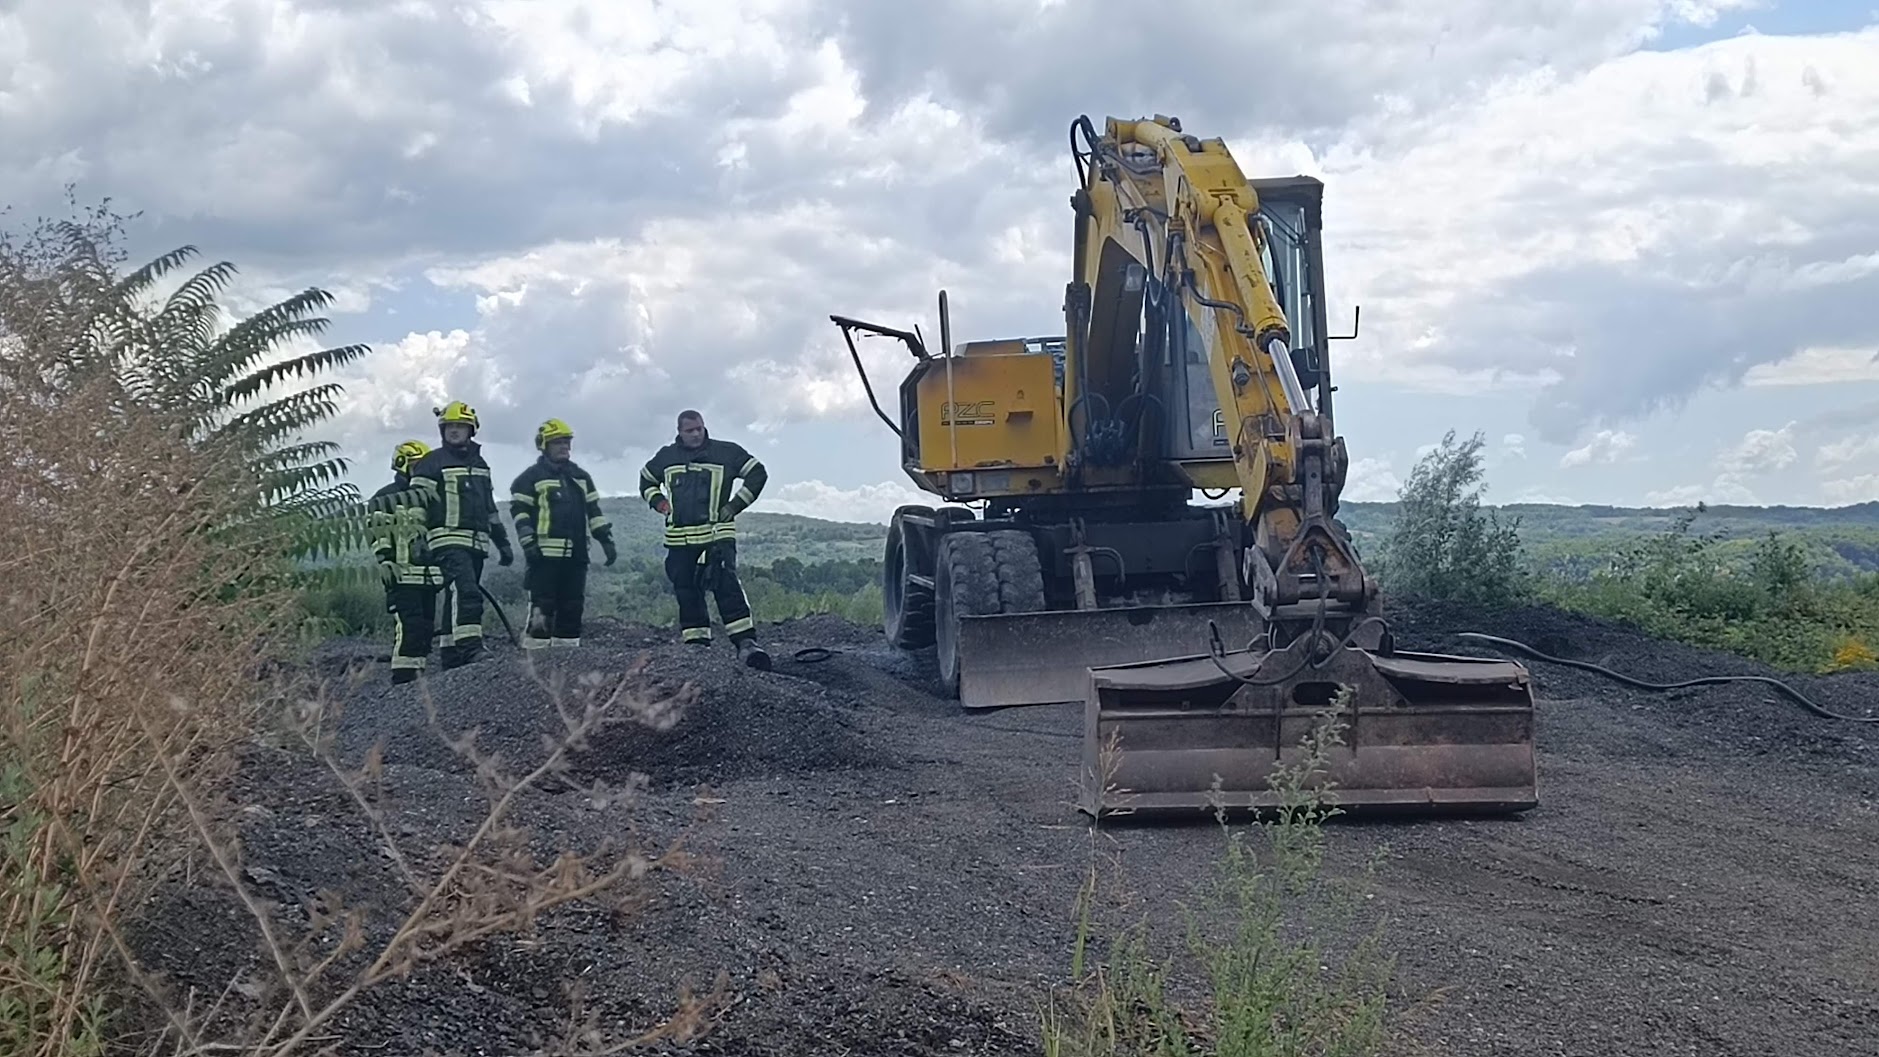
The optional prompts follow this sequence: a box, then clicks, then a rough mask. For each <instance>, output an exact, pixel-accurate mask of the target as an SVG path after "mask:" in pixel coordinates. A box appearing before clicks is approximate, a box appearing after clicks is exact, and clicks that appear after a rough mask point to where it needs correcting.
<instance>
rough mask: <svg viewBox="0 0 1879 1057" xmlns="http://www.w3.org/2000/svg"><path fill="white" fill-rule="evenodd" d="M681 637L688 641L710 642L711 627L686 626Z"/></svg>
mask: <svg viewBox="0 0 1879 1057" xmlns="http://www.w3.org/2000/svg"><path fill="white" fill-rule="evenodd" d="M679 637H680V638H681V639H683V640H684V641H686V642H710V641H711V629H710V628H686V629H685V630H684V631H683V632H681V633H680V635H679Z"/></svg>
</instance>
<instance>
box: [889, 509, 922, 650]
mask: <svg viewBox="0 0 1879 1057" xmlns="http://www.w3.org/2000/svg"><path fill="white" fill-rule="evenodd" d="M908 514H914V515H918V516H921V517H932V516H933V508H932V507H929V506H903V507H901V508H900V509H898V510H896V511H894V516H893V518H892V519H891V520H889V521H888V523H887V549H886V553H884V554H883V555H882V556H881V613H882V621H881V624H882V627H883V629H884V630H886V632H887V641H888V642H891V643H893V644H894V645H895V646H897V647H899V648H900V649H903V650H917V649H920V648H921V647H923V646H931V645H933V588H932V587H931V586H929V585H928V584H923V583H919V582H917V581H915V580H914V577H915V576H931V575H932V568H933V562H932V557H931V556H932V537H931V535H929V534H926V533H921V532H918V531H916V530H914V529H913V528H912V526H909V525H908V524H907V522H906V520H905V519H906V516H907V515H908ZM923 552H924V553H923Z"/></svg>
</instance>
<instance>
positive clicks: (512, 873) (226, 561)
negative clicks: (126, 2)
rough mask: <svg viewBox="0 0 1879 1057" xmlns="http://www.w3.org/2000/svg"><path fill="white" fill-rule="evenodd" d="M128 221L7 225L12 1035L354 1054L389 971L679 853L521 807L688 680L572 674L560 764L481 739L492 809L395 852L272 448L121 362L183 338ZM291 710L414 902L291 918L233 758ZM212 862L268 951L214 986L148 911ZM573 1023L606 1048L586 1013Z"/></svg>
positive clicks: (3, 306) (3, 964)
mask: <svg viewBox="0 0 1879 1057" xmlns="http://www.w3.org/2000/svg"><path fill="white" fill-rule="evenodd" d="M119 219H121V218H112V217H109V216H108V215H106V214H102V213H100V214H94V215H93V216H92V217H91V218H89V219H87V220H85V221H82V222H81V223H79V224H78V225H76V226H74V225H42V226H41V227H40V228H39V229H38V231H37V232H36V233H35V234H34V235H33V236H32V237H30V238H27V239H25V240H14V239H12V238H11V237H5V236H0V452H4V457H0V505H3V506H4V515H0V603H3V604H0V692H4V694H5V701H4V702H3V703H0V838H3V843H0V915H4V918H3V920H0V928H3V929H4V932H3V933H0V935H3V936H4V940H3V941H0V1052H5V1053H7V1054H10V1055H11V1054H17V1055H19V1057H76V1055H79V1054H98V1053H104V1052H120V1051H121V1050H122V1048H123V1047H124V1046H125V1045H126V1043H127V1042H129V1041H131V1040H133V1039H135V1038H136V1037H137V1036H142V1040H141V1041H142V1046H141V1048H143V1049H144V1050H146V1051H147V1052H151V1053H159V1052H168V1053H173V1054H178V1055H181V1054H205V1055H206V1054H220V1053H239V1054H244V1055H254V1057H260V1055H267V1057H286V1055H288V1054H300V1053H311V1052H329V1051H332V1050H336V1051H337V1052H345V1049H346V1045H347V1041H348V1040H345V1039H343V1038H339V1037H336V1036H335V1035H334V1034H333V1032H334V1031H335V1030H336V1028H337V1027H338V1023H337V1022H339V1021H340V1020H341V1014H343V1013H344V1012H345V1011H346V1010H347V1008H348V1007H349V1006H351V1005H352V1004H353V1003H355V1002H356V1001H357V1000H358V998H359V997H360V996H361V995H362V994H363V993H364V992H366V991H367V990H368V989H370V988H372V987H373V986H374V985H376V984H379V983H382V982H383V981H386V980H388V979H391V978H394V977H397V976H400V975H402V974H405V973H408V972H410V971H412V970H413V969H414V968H417V967H419V966H422V965H425V964H427V963H431V962H435V961H436V960H438V959H440V958H444V957H446V956H448V955H451V954H452V953H454V952H458V951H461V950H463V949H464V948H465V947H467V946H469V945H472V944H476V943H478V942H480V941H482V940H485V939H487V938H489V937H491V936H494V935H496V934H498V933H504V932H514V931H524V930H527V929H529V928H530V927H531V926H532V925H533V924H534V923H535V921H536V919H537V918H538V917H539V916H540V915H542V914H543V913H545V912H547V911H549V910H552V909H554V908H557V907H561V906H564V905H567V904H569V903H572V902H575V901H578V900H585V899H590V898H598V897H601V896H603V895H605V896H607V897H609V898H616V899H621V900H625V899H629V898H630V897H631V895H632V894H633V890H634V889H635V888H636V887H638V886H639V883H640V882H642V881H644V879H645V878H646V877H647V875H648V874H649V873H650V872H651V871H653V870H655V869H660V868H664V867H669V866H673V865H677V864H681V863H682V862H683V853H682V851H680V850H679V849H677V848H674V849H671V850H668V851H667V852H665V853H663V854H661V855H658V856H648V855H645V854H642V853H640V852H638V851H635V850H631V849H626V850H615V849H612V848H603V849H601V850H600V851H598V852H596V853H594V854H591V855H585V856H573V855H567V854H564V855H561V856H558V857H556V858H554V859H553V860H551V861H548V862H542V861H540V859H539V857H538V856H536V855H535V854H534V852H533V850H532V849H531V847H530V842H529V836H530V835H529V834H528V833H526V832H525V831H524V830H523V829H522V828H521V827H520V826H518V825H517V824H515V823H514V822H513V821H512V819H511V815H512V809H513V808H514V807H515V805H516V804H517V802H518V798H519V797H521V796H522V795H523V793H524V792H525V791H527V790H529V789H531V788H533V787H536V786H539V785H541V784H542V783H543V782H544V781H545V780H548V779H551V778H554V777H556V776H559V775H560V774H562V773H563V771H564V770H565V767H566V763H567V758H568V756H569V754H570V753H572V752H575V751H579V750H580V749H581V748H583V747H585V744H586V739H587V737H588V736H589V735H590V734H592V733H593V732H594V731H595V730H597V729H599V728H600V727H601V726H602V725H605V724H608V723H612V722H640V723H646V724H649V725H652V726H655V727H657V726H660V725H665V724H669V723H670V722H672V721H673V719H674V718H675V710H679V709H683V708H684V707H685V706H686V705H687V704H688V703H689V700H690V697H691V696H692V694H693V693H694V691H692V690H691V689H690V688H686V689H684V690H682V691H681V692H680V693H678V694H676V695H671V696H660V695H655V694H652V693H650V692H648V691H647V690H646V688H645V687H644V686H643V685H642V684H643V680H642V678H641V676H642V672H641V670H640V669H639V668H638V667H635V668H632V669H629V670H628V671H627V672H625V673H623V674H621V675H620V676H618V677H617V678H614V679H611V680H598V681H597V680H587V681H584V682H583V683H582V684H581V685H580V686H579V687H578V688H577V689H576V690H574V691H573V692H568V691H567V690H566V689H565V688H564V687H562V686H561V685H559V684H558V683H556V684H553V685H552V686H549V689H550V690H551V694H550V696H551V697H552V698H553V699H554V700H555V702H556V707H557V709H558V710H559V714H560V716H561V718H562V721H563V726H564V736H563V737H561V738H558V739H553V744H552V745H551V746H550V747H549V750H548V752H547V755H546V759H545V760H544V761H543V762H542V763H541V764H540V765H538V766H536V767H534V768H533V769H531V770H530V771H528V772H527V773H525V774H522V775H520V776H510V775H507V774H506V773H504V772H503V770H502V769H501V767H500V766H499V765H498V763H497V762H496V761H493V760H490V759H487V758H485V757H483V756H482V755H481V754H480V753H478V752H477V751H476V750H475V748H474V744H473V741H465V742H463V743H461V744H460V745H459V748H460V750H461V751H463V752H465V753H466V754H467V755H468V756H469V757H470V758H471V759H472V760H474V761H476V762H477V766H478V772H479V774H480V776H481V777H482V780H483V784H484V787H485V789H486V790H487V791H488V794H489V799H490V805H489V809H488V811H487V812H486V814H485V815H484V817H483V818H482V820H481V821H480V823H479V824H477V825H476V826H475V828H474V830H473V832H471V833H469V834H468V835H467V836H465V837H464V838H463V839H462V841H461V842H460V843H459V844H457V845H456V846H452V847H445V848H442V849H420V848H414V847H407V846H405V845H404V844H401V842H400V840H399V839H398V838H397V836H396V834H395V831H394V828H393V827H391V826H390V825H388V824H387V820H386V815H385V812H384V811H383V810H382V808H381V806H380V804H381V801H382V799H383V795H384V794H383V792H382V790H380V789H379V788H378V786H379V784H380V781H379V780H380V778H381V777H382V760H381V757H380V755H379V754H378V753H376V752H374V753H373V754H371V755H370V756H369V757H368V758H367V760H365V761H364V763H363V765H362V766H359V767H348V766H346V765H345V764H344V763H342V761H341V760H340V758H339V756H338V754H337V753H336V752H335V750H334V747H333V744H332V741H331V736H330V723H331V721H332V720H333V719H334V718H335V717H334V713H333V709H332V706H331V705H330V703H329V702H326V701H325V700H324V699H323V695H321V694H319V693H317V692H316V693H314V694H312V696H308V694H307V690H308V686H307V684H306V683H305V682H303V681H301V679H300V677H299V676H296V675H295V674H294V673H293V671H292V670H282V669H278V668H276V667H275V666H274V665H273V664H272V658H274V657H275V656H276V654H277V653H278V652H279V649H280V647H282V646H283V645H290V644H291V643H292V642H293V639H294V636H295V634H296V632H297V631H298V630H299V627H300V624H299V621H300V620H301V618H302V617H303V616H304V610H303V609H302V604H301V603H302V599H301V597H300V595H299V593H298V591H297V584H296V581H295V579H294V577H293V575H292V574H293V572H294V569H293V566H292V562H291V561H290V559H289V556H290V555H291V554H292V553H293V552H294V545H295V540H293V539H289V538H286V537H287V536H289V535H292V534H293V533H294V531H295V530H294V528H293V523H292V522H291V521H282V520H280V519H274V518H268V517H257V516H256V511H257V510H258V509H261V507H262V505H263V504H262V500H263V498H264V497H263V496H262V495H261V494H260V493H261V492H262V491H263V487H262V486H260V485H259V484H258V482H257V476H256V470H255V466H254V455H253V451H252V450H251V449H244V448H242V447H241V446H240V444H239V443H236V442H233V441H231V442H226V443H224V442H219V441H217V440H216V439H215V438H208V439H205V438H204V436H203V434H202V431H201V430H200V428H199V427H200V417H199V416H200V412H201V409H200V408H199V407H195V408H184V409H180V410H177V409H172V408H169V407H166V406H164V404H163V402H162V401H159V400H153V399H151V394H150V393H149V392H148V391H140V389H139V387H138V384H137V383H136V382H135V381H134V380H127V379H126V378H125V376H124V375H123V373H122V372H120V371H117V370H114V369H113V363H112V356H113V351H114V350H115V349H118V348H121V347H124V346H126V345H132V344H137V343H139V342H142V343H144V346H145V347H147V348H154V349H155V350H156V352H157V353H158V354H161V352H162V344H161V341H160V340H157V341H153V337H154V338H161V337H162V335H160V334H157V335H153V334H152V332H151V330H150V329H149V328H148V326H147V319H146V317H144V316H142V315H140V313H139V310H138V309H137V308H135V307H134V306H132V305H131V304H129V303H128V302H127V301H126V300H125V298H124V297H123V296H122V292H121V289H120V288H119V287H118V279H117V274H116V271H115V263H116V262H115V261H114V260H113V259H112V258H111V257H110V256H109V254H108V252H107V250H106V248H105V247H107V246H108V244H109V242H110V236H111V232H112V230H113V228H114V224H115V223H116V222H118V220H119ZM270 672H271V673H272V674H273V676H274V679H273V680H272V685H270V684H269V683H268V682H266V681H264V680H263V678H262V677H263V676H264V675H267V674H269V673H270ZM544 685H545V686H548V684H544ZM433 714H434V710H433ZM277 720H285V721H286V724H287V726H288V727H289V728H290V729H292V730H294V731H296V732H298V734H299V735H300V737H301V739H302V745H303V746H305V747H306V748H308V749H310V750H311V751H312V752H313V753H314V754H315V755H316V756H317V757H318V758H319V759H320V760H322V761H323V763H324V766H325V767H326V768H327V770H328V773H329V774H330V775H331V776H332V778H333V779H334V780H335V782H336V789H339V790H343V791H344V793H345V794H346V796H347V797H349V798H350V801H351V803H353V804H354V805H355V806H357V807H358V808H359V809H360V813H361V816H362V818H364V819H365V820H366V822H367V824H368V825H369V826H370V827H371V831H372V833H373V834H374V835H375V837H376V839H377V841H378V843H380V844H381V845H382V846H383V848H384V850H385V852H386V854H387V856H388V857H389V858H390V859H391V860H392V861H393V863H394V864H395V866H396V868H397V870H398V871H399V873H400V875H401V877H402V878H403V880H404V882H405V884H406V886H407V889H408V899H407V901H406V902H405V903H404V905H395V906H389V907H388V906H371V905H362V906H357V907H347V906H345V905H343V901H342V899H341V897H340V894H339V893H331V892H327V893H321V894H320V895H319V897H318V898H316V899H315V900H313V901H312V902H311V904H310V905H308V906H306V907H305V908H303V909H304V912H305V917H304V919H303V920H300V921H295V920H294V918H293V917H292V916H291V915H288V914H283V913H281V910H282V908H280V907H278V906H277V905H276V904H275V903H274V902H273V901H272V900H271V899H269V898H267V897H265V896H264V895H262V894H259V893H257V892H256V891H255V889H254V887H253V886H252V885H251V884H250V883H249V876H248V875H249V873H250V871H249V869H248V868H247V867H246V866H245V865H244V862H243V853H242V844H241V840H240V839H239V832H240V830H239V820H240V818H241V812H240V810H239V807H238V805H236V804H235V803H233V802H232V797H231V796H230V795H229V792H230V790H231V788H232V786H231V779H232V778H233V777H234V776H235V774H236V770H237V767H238V765H239V764H240V762H241V758H240V754H241V753H242V752H244V751H247V750H248V749H250V748H251V747H253V746H254V745H255V744H256V742H257V739H256V734H257V732H259V731H260V730H261V729H262V728H263V727H264V725H272V723H273V722H274V721H277ZM447 740H451V739H447ZM608 795H609V794H607V793H606V792H605V791H601V790H596V791H595V794H594V798H595V800H596V801H604V800H605V799H606V798H607V796H608ZM216 881H219V882H220V883H221V884H223V885H225V886H226V887H227V888H228V889H229V890H231V891H232V892H233V893H234V895H235V898H236V899H237V901H238V904H239V907H240V908H241V909H242V910H243V911H244V912H245V914H246V916H247V918H248V919H249V920H250V921H251V923H252V925H253V927H254V928H255V930H256V932H257V933H258V935H259V937H260V943H261V946H262V950H263V954H264V958H265V961H264V965H263V969H264V970H265V972H263V974H262V978H261V979H248V978H244V977H241V976H237V978H233V979H229V980H226V981H217V982H213V984H212V986H211V987H209V988H208V992H207V993H209V994H211V995H213V996H214V997H213V1001H211V1002H209V1003H208V1004H207V1005H206V1007H205V1006H203V1005H201V1004H200V1003H199V1002H198V999H197V994H198V993H200V992H199V990H198V989H191V990H190V991H189V993H187V994H186V995H184V996H183V997H181V998H178V997H176V996H175V995H173V994H172V988H171V986H170V983H169V981H168V980H166V979H165V978H164V976H163V974H161V973H158V972H155V971H152V970H151V969H149V968H147V964H148V963H147V962H146V961H145V959H144V957H143V956H144V955H146V954H148V953H149V952H148V951H146V950H142V949H140V947H139V945H138V943H137V942H136V941H134V940H133V939H132V938H130V937H131V936H132V934H133V929H131V927H130V926H131V924H132V923H134V922H136V921H137V920H138V919H139V915H140V914H142V913H143V912H145V911H147V910H148V908H149V906H150V905H151V904H152V902H153V897H154V896H155V895H156V894H157V893H158V892H159V891H160V890H162V889H164V888H165V887H166V886H167V887H170V888H174V887H180V886H187V885H190V884H195V885H201V884H207V883H213V882H216ZM201 983H202V982H201V981H198V985H200V984H201ZM722 987H723V981H722V980H720V982H719V989H718V991H716V992H713V993H712V994H710V995H707V996H705V997H704V998H702V999H694V998H692V997H691V996H690V995H687V996H685V999H684V1001H683V1003H682V1005H681V1009H680V1011H679V1013H678V1015H677V1016H675V1017H674V1018H673V1019H672V1021H671V1022H670V1023H669V1024H667V1025H662V1026H661V1027H660V1028H659V1029H656V1030H655V1031H654V1032H651V1033H649V1034H648V1035H647V1036H645V1037H644V1039H645V1040H649V1039H651V1038H654V1037H658V1036H660V1035H662V1034H663V1035H667V1036H670V1035H679V1036H684V1035H688V1034H693V1033H696V1032H697V1031H698V1030H700V1029H701V1025H702V1024H703V1023H704V1022H705V1019H706V1013H707V1011H708V1010H709V1009H711V1008H712V1006H713V1004H714V1003H715V1002H717V1001H718V1000H719V999H720V998H721V994H722ZM236 1010H239V1013H237V1012H233V1011H236ZM577 1040H578V1041H579V1042H580V1044H582V1045H583V1046H584V1047H587V1048H592V1047H594V1046H596V1045H597V1042H596V1040H595V1039H594V1037H593V1036H592V1033H591V1031H580V1032H576V1033H575V1034H574V1036H572V1037H571V1038H570V1039H569V1040H566V1041H568V1042H570V1043H571V1042H574V1041H577ZM635 1041H644V1040H628V1043H625V1044H619V1045H627V1044H630V1043H632V1042H635Z"/></svg>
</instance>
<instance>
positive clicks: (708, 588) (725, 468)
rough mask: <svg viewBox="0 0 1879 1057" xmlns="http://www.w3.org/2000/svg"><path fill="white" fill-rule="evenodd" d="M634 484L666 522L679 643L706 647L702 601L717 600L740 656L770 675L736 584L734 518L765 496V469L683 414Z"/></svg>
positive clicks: (707, 618)
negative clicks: (668, 440)
mask: <svg viewBox="0 0 1879 1057" xmlns="http://www.w3.org/2000/svg"><path fill="white" fill-rule="evenodd" d="M738 478H742V479H743V483H742V484H736V482H737V479H738ZM639 480H640V495H641V496H643V497H644V498H645V500H646V503H647V505H649V506H651V507H652V508H653V509H654V510H656V511H658V512H659V513H660V514H662V515H664V516H665V526H666V527H665V546H666V557H665V572H666V578H667V579H669V580H671V581H672V592H673V594H674V595H675V596H676V598H677V600H678V604H679V628H680V632H679V636H680V638H681V639H682V640H683V641H685V642H688V643H691V644H693V645H697V646H709V645H710V644H711V614H710V611H709V610H708V609H707V608H706V604H705V603H706V596H707V595H708V594H710V595H715V596H716V597H717V601H718V616H719V617H720V618H721V619H722V620H723V621H724V630H725V633H726V634H728V635H729V636H730V638H731V643H732V644H733V645H735V646H736V647H737V653H738V656H739V657H741V658H743V661H744V663H745V664H747V665H749V666H750V667H752V668H761V669H764V670H766V671H767V670H769V667H770V655H769V654H768V653H766V652H764V649H763V647H762V646H759V645H758V644H757V626H756V621H755V620H753V619H752V618H751V615H750V600H749V598H747V597H746V596H745V594H744V586H743V584H742V583H740V582H739V581H738V578H737V524H736V518H737V515H738V514H741V513H743V512H744V511H745V510H746V509H748V508H749V507H750V505H751V504H752V503H754V502H756V501H757V497H758V496H759V495H761V494H763V486H764V483H765V482H766V481H768V480H769V472H768V471H767V470H765V469H764V466H763V463H761V462H758V461H757V458H756V456H754V455H752V454H750V453H749V452H747V451H745V450H744V449H743V447H742V446H740V445H738V444H736V443H735V442H732V441H728V440H717V439H715V438H713V437H712V436H711V435H710V434H709V433H708V432H706V430H705V418H704V416H703V415H701V414H699V413H698V412H696V411H690V410H688V411H682V412H680V413H679V416H678V436H676V437H675V438H673V440H672V443H670V444H667V445H666V446H665V447H663V448H660V449H659V450H658V451H657V452H655V453H654V454H653V457H652V458H651V459H649V460H647V462H646V465H645V466H644V467H642V468H641V469H640V472H639ZM734 484H735V485H736V486H735V488H733V485H734Z"/></svg>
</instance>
